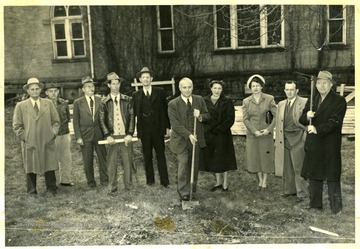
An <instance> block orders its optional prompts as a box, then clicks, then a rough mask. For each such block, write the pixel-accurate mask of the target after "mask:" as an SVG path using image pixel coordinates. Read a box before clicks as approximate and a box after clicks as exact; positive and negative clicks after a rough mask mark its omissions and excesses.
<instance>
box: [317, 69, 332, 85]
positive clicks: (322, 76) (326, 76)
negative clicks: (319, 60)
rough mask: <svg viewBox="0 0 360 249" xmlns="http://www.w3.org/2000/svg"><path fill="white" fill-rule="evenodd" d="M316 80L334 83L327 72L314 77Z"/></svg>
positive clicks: (321, 72)
mask: <svg viewBox="0 0 360 249" xmlns="http://www.w3.org/2000/svg"><path fill="white" fill-rule="evenodd" d="M316 79H317V80H328V81H330V82H331V83H334V81H333V78H332V74H331V73H330V72H329V71H320V72H319V74H318V76H317V77H316Z"/></svg>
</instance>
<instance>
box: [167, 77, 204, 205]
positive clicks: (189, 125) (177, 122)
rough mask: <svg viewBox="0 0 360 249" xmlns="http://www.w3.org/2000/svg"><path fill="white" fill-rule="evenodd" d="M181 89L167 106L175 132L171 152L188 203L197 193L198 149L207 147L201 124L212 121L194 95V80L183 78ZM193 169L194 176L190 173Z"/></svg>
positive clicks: (171, 140)
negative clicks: (192, 195) (178, 94)
mask: <svg viewBox="0 0 360 249" xmlns="http://www.w3.org/2000/svg"><path fill="white" fill-rule="evenodd" d="M179 89H180V92H181V95H180V96H178V97H177V98H175V99H173V100H172V101H170V102H169V105H168V114H169V119H170V124H171V129H172V131H171V135H170V150H171V151H172V152H173V153H175V154H176V157H177V160H178V169H177V191H178V193H179V195H180V198H181V200H182V201H189V200H190V195H191V193H192V192H196V183H197V176H198V165H199V149H200V148H203V147H205V137H204V129H203V126H202V123H201V122H203V121H205V120H207V119H209V118H210V115H209V113H208V110H207V108H206V104H205V102H204V100H203V98H202V97H201V96H199V95H193V94H192V91H193V82H192V80H191V79H189V78H182V79H181V80H180V82H179ZM195 127H196V128H195ZM194 128H195V129H194ZM192 168H193V174H191V171H192ZM191 175H192V176H193V179H191ZM191 188H192V189H191Z"/></svg>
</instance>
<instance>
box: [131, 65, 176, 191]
mask: <svg viewBox="0 0 360 249" xmlns="http://www.w3.org/2000/svg"><path fill="white" fill-rule="evenodd" d="M136 77H137V78H139V80H140V82H141V83H142V84H143V87H142V89H140V90H138V91H136V92H134V93H133V95H132V96H133V101H134V113H135V116H136V117H137V122H136V127H137V135H138V137H139V138H140V139H141V144H142V149H143V154H144V164H145V174H146V184H148V185H152V184H154V183H155V177H154V166H153V148H154V149H155V152H156V159H157V164H158V165H157V166H158V171H159V177H160V183H161V185H163V186H164V187H168V185H169V176H168V170H167V165H166V158H165V143H164V136H165V135H166V133H167V131H168V129H170V121H169V117H168V114H167V103H166V96H165V91H164V89H162V88H159V87H154V86H152V85H151V82H152V80H153V72H152V71H150V70H149V68H147V67H144V68H142V69H141V71H140V72H138V73H137V74H136Z"/></svg>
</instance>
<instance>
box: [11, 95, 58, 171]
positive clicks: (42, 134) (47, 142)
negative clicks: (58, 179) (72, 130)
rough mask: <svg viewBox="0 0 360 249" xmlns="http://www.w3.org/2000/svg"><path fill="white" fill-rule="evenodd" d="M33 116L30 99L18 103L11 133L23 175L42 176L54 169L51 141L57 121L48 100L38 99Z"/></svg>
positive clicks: (55, 113)
mask: <svg viewBox="0 0 360 249" xmlns="http://www.w3.org/2000/svg"><path fill="white" fill-rule="evenodd" d="M39 109H40V110H39V113H38V114H36V112H35V109H34V107H33V105H32V103H31V100H30V99H27V100H24V101H21V102H19V103H18V104H17V105H16V107H15V110H14V116H13V130H14V132H15V133H16V135H17V136H18V137H19V138H20V140H21V148H22V155H23V161H24V168H25V172H26V173H34V174H44V173H45V172H47V171H52V170H58V169H59V165H58V162H57V160H56V153H55V138H56V135H57V133H58V131H59V126H60V120H59V115H58V113H57V111H56V107H55V105H54V104H53V103H52V101H51V100H48V99H45V98H40V108H39Z"/></svg>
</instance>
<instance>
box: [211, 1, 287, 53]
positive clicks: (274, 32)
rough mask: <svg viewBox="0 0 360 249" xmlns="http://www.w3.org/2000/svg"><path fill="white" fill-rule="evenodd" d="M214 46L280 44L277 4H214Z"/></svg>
mask: <svg viewBox="0 0 360 249" xmlns="http://www.w3.org/2000/svg"><path fill="white" fill-rule="evenodd" d="M214 18H215V24H216V25H215V49H217V50H220V49H244V48H267V47H277V46H284V20H283V19H284V18H283V7H282V6H280V5H230V6H229V5H217V6H215V15H214Z"/></svg>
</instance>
